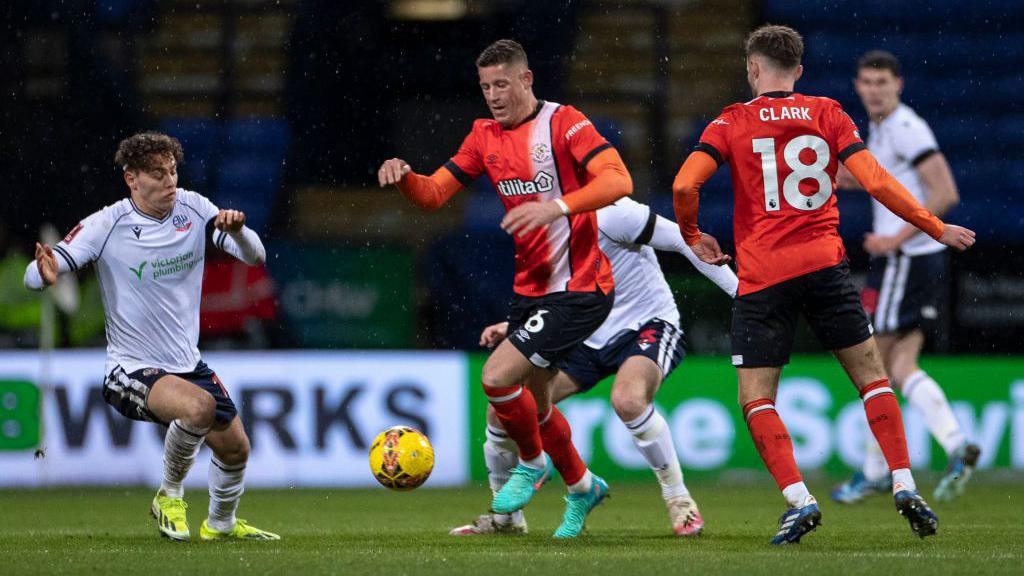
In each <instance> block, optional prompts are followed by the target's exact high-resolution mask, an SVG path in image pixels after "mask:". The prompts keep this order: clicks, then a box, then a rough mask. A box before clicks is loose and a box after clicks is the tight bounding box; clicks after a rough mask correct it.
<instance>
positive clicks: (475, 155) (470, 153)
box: [444, 121, 484, 186]
mask: <svg viewBox="0 0 1024 576" xmlns="http://www.w3.org/2000/svg"><path fill="white" fill-rule="evenodd" d="M478 122H479V121H478ZM477 126H478V124H473V129H472V130H471V131H470V132H469V134H468V135H467V136H466V137H465V138H464V139H463V140H462V146H459V151H458V152H456V153H455V156H452V159H451V160H449V161H447V162H445V164H444V167H445V168H446V169H447V170H448V171H449V172H451V173H452V176H455V179H456V180H458V181H459V184H462V185H463V186H469V185H470V184H472V183H473V180H476V179H477V178H478V177H479V176H480V175H481V174H483V173H484V159H483V153H482V149H481V147H480V144H479V142H480V139H479V138H478V137H477Z"/></svg>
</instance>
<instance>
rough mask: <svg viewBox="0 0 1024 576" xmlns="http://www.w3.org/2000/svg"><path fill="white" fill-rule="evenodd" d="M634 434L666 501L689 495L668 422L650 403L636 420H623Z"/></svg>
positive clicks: (634, 440) (638, 447)
mask: <svg viewBox="0 0 1024 576" xmlns="http://www.w3.org/2000/svg"><path fill="white" fill-rule="evenodd" d="M623 424H625V425H626V428H628V429H629V431H630V433H631V434H632V435H633V443H634V444H636V448H637V450H639V451H640V454H642V455H643V457H644V460H647V464H648V465H649V466H650V467H651V470H652V471H653V472H654V475H655V477H657V478H658V484H660V485H661V496H662V498H664V499H665V500H668V499H669V498H676V497H680V496H682V497H687V498H688V497H689V496H690V491H689V490H687V488H686V484H685V483H684V482H683V470H682V468H681V467H680V465H679V456H678V455H677V454H676V446H675V442H673V440H672V431H671V430H670V429H669V427H668V422H666V421H665V417H664V416H662V415H661V414H660V413H659V412H658V411H657V410H655V409H654V405H653V404H651V405H650V406H648V407H647V409H646V410H644V412H643V414H641V415H640V417H639V418H636V419H635V420H630V421H629V422H623Z"/></svg>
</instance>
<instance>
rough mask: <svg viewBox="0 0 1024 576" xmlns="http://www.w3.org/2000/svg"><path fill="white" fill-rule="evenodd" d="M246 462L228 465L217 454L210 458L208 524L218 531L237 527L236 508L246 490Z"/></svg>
mask: <svg viewBox="0 0 1024 576" xmlns="http://www.w3.org/2000/svg"><path fill="white" fill-rule="evenodd" d="M244 480H245V463H242V464H235V465H228V464H224V463H223V462H221V461H220V460H219V459H218V458H217V456H216V455H214V456H213V458H211V459H210V473H209V483H210V516H209V518H207V521H206V522H207V524H208V525H209V526H210V528H213V529H214V530H216V531H218V532H230V531H231V529H232V528H234V527H235V510H237V509H238V500H239V499H240V498H241V497H242V492H245V484H244Z"/></svg>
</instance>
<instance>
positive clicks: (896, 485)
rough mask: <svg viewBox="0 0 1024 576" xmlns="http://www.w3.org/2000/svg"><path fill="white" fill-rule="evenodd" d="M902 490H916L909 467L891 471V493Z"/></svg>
mask: <svg viewBox="0 0 1024 576" xmlns="http://www.w3.org/2000/svg"><path fill="white" fill-rule="evenodd" d="M903 490H917V484H916V483H915V482H914V476H913V475H912V474H911V473H910V468H900V469H898V470H893V471H892V493H893V494H895V493H897V492H900V491H903Z"/></svg>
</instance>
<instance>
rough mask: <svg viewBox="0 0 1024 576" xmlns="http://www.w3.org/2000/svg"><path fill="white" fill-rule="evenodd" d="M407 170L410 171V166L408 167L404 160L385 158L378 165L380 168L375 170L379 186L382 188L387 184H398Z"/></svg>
mask: <svg viewBox="0 0 1024 576" xmlns="http://www.w3.org/2000/svg"><path fill="white" fill-rule="evenodd" d="M409 172H412V168H410V167H409V164H407V163H406V161H405V160H402V159H401V158H392V159H390V160H385V161H384V163H383V164H381V165H380V170H378V171H377V179H378V180H379V181H380V186H381V188H383V187H385V186H387V185H389V184H398V183H399V182H401V181H402V178H405V175H406V174H408V173H409Z"/></svg>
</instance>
